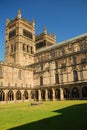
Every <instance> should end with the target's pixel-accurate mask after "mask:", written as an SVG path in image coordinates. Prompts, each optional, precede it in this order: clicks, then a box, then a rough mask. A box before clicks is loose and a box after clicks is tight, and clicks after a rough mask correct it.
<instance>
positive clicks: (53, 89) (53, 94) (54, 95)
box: [52, 88, 55, 101]
mask: <svg viewBox="0 0 87 130" xmlns="http://www.w3.org/2000/svg"><path fill="white" fill-rule="evenodd" d="M52 91H53V101H55V89H54V88H52Z"/></svg>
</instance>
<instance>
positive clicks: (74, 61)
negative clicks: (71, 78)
mask: <svg viewBox="0 0 87 130" xmlns="http://www.w3.org/2000/svg"><path fill="white" fill-rule="evenodd" d="M72 65H76V57H75V56H73V57H72Z"/></svg>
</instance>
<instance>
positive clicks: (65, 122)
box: [0, 100, 87, 130]
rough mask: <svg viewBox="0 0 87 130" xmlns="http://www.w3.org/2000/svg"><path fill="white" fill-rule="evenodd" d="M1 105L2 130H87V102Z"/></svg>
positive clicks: (0, 125)
mask: <svg viewBox="0 0 87 130" xmlns="http://www.w3.org/2000/svg"><path fill="white" fill-rule="evenodd" d="M31 103H36V102H16V103H12V102H11V103H10V102H9V103H7V104H6V103H0V129H1V130H28V129H30V130H87V100H69V101H46V102H37V103H36V105H31Z"/></svg>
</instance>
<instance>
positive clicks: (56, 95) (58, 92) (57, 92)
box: [55, 88, 60, 99]
mask: <svg viewBox="0 0 87 130" xmlns="http://www.w3.org/2000/svg"><path fill="white" fill-rule="evenodd" d="M55 98H56V99H60V90H59V89H58V88H57V89H56V90H55Z"/></svg>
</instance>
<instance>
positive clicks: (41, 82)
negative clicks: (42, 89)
mask: <svg viewBox="0 0 87 130" xmlns="http://www.w3.org/2000/svg"><path fill="white" fill-rule="evenodd" d="M40 85H43V76H40Z"/></svg>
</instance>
